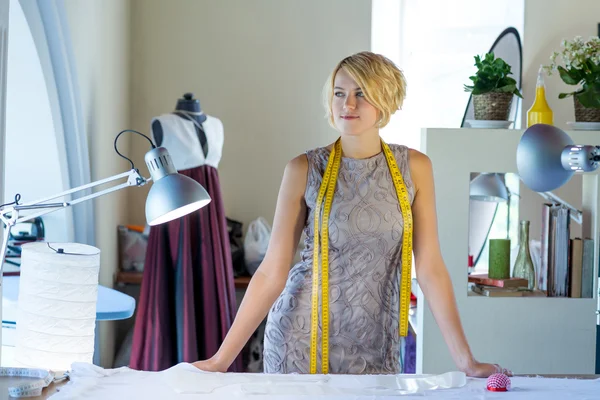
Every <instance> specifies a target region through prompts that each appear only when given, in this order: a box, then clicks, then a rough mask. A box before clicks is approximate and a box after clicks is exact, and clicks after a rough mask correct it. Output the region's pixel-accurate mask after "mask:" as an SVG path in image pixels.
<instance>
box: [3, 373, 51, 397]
mask: <svg viewBox="0 0 600 400" xmlns="http://www.w3.org/2000/svg"><path fill="white" fill-rule="evenodd" d="M0 376H6V377H21V378H36V380H31V381H28V382H21V383H20V384H18V385H14V386H11V387H9V388H8V394H9V395H10V397H35V396H39V395H41V394H42V390H43V389H44V388H45V387H47V386H48V385H49V384H50V383H52V381H54V379H55V378H54V374H53V373H52V372H50V371H48V370H45V369H37V368H5V367H1V368H0Z"/></svg>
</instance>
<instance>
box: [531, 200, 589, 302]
mask: <svg viewBox="0 0 600 400" xmlns="http://www.w3.org/2000/svg"><path fill="white" fill-rule="evenodd" d="M593 257H594V242H593V240H592V239H588V238H585V239H581V238H573V239H571V237H570V211H569V209H568V208H567V207H565V206H563V205H558V204H549V203H545V204H544V206H543V209H542V232H541V253H540V260H539V271H538V273H537V276H538V288H539V289H540V290H542V291H544V292H545V293H546V294H547V296H548V297H585V298H591V297H593V287H594V283H593V268H594V265H593V264H594V263H593Z"/></svg>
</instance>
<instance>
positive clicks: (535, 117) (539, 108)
mask: <svg viewBox="0 0 600 400" xmlns="http://www.w3.org/2000/svg"><path fill="white" fill-rule="evenodd" d="M535 124H547V125H553V124H554V115H553V113H552V109H551V108H550V106H549V105H548V102H547V101H546V88H545V86H544V75H543V69H542V66H541V65H540V70H539V72H538V78H537V84H536V85H535V100H534V101H533V105H532V106H531V108H530V109H529V111H527V127H528V128H529V127H530V126H531V125H535Z"/></svg>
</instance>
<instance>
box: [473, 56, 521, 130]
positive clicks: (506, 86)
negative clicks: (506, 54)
mask: <svg viewBox="0 0 600 400" xmlns="http://www.w3.org/2000/svg"><path fill="white" fill-rule="evenodd" d="M475 66H476V67H477V72H476V74H475V75H474V76H470V77H469V79H470V80H472V81H473V84H472V85H465V91H466V92H471V94H472V95H473V103H474V105H475V119H477V120H499V121H506V120H508V117H509V114H510V106H511V104H512V100H513V95H516V96H519V97H520V98H523V96H522V95H521V93H520V92H519V89H517V81H515V80H514V79H513V78H511V77H510V76H509V75H511V74H512V72H511V70H510V65H508V64H507V63H506V62H505V61H504V60H503V59H501V58H496V57H495V56H494V53H487V54H486V55H485V56H484V58H483V59H481V57H480V56H479V55H477V56H475Z"/></svg>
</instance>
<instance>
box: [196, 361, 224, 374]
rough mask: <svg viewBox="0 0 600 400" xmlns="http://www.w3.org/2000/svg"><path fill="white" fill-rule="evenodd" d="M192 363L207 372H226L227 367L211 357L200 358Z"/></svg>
mask: <svg viewBox="0 0 600 400" xmlns="http://www.w3.org/2000/svg"><path fill="white" fill-rule="evenodd" d="M192 365H193V366H194V367H196V368H198V369H199V370H202V371H206V372H226V371H227V367H225V366H224V365H222V364H220V363H219V362H218V361H217V360H216V359H214V358H209V359H208V360H200V361H196V362H195V363H192Z"/></svg>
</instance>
